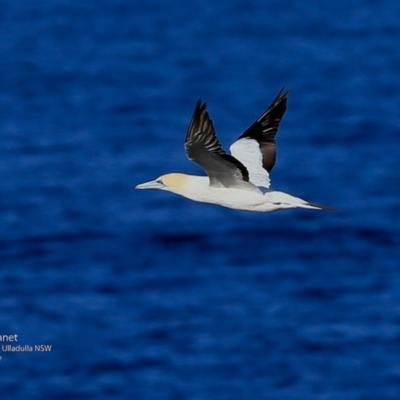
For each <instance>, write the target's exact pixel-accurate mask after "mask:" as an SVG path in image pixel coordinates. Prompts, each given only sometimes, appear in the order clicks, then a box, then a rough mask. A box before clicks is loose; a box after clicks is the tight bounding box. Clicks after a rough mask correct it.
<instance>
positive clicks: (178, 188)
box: [136, 173, 189, 193]
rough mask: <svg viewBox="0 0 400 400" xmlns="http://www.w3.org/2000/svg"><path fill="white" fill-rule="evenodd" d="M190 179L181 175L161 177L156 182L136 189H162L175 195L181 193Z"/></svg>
mask: <svg viewBox="0 0 400 400" xmlns="http://www.w3.org/2000/svg"><path fill="white" fill-rule="evenodd" d="M188 178H189V177H188V176H187V175H185V174H179V173H172V174H166V175H161V176H160V177H159V178H157V179H155V180H154V181H150V182H145V183H141V184H140V185H137V186H136V189H160V190H167V191H170V192H174V193H181V192H182V191H183V190H184V188H185V185H186V184H187V182H188Z"/></svg>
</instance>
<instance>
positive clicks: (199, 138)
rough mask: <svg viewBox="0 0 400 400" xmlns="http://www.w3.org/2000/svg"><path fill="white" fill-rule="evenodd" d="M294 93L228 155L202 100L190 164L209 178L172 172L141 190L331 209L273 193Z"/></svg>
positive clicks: (262, 206) (283, 94)
mask: <svg viewBox="0 0 400 400" xmlns="http://www.w3.org/2000/svg"><path fill="white" fill-rule="evenodd" d="M288 95H289V92H288V91H285V90H284V89H282V90H281V91H280V92H279V93H278V95H277V97H276V98H275V100H274V101H273V102H272V104H271V105H270V106H269V107H268V108H267V110H266V111H265V112H264V113H263V114H262V115H261V116H260V117H259V118H258V119H257V120H256V121H255V122H254V123H253V124H252V125H251V126H250V127H249V128H248V129H247V130H246V131H244V132H243V133H242V134H241V135H240V136H239V138H238V139H237V140H236V142H234V143H233V144H232V145H231V147H230V151H231V155H230V154H227V153H226V152H225V151H224V150H223V149H222V146H221V143H220V142H219V140H218V138H217V137H216V135H215V130H214V126H213V122H212V120H211V119H210V117H209V115H208V112H207V111H206V107H207V104H206V103H202V102H201V100H198V102H197V104H196V108H195V110H194V113H193V117H192V120H191V122H190V124H189V128H188V131H187V134H186V140H185V150H186V153H187V156H188V158H189V160H191V161H194V162H195V163H197V164H199V165H200V166H201V167H202V168H203V169H204V170H205V172H206V173H207V175H208V177H206V176H193V175H186V174H181V173H170V174H166V175H162V176H160V177H159V178H157V179H155V180H153V181H150V182H146V183H142V184H139V185H137V186H136V189H160V190H166V191H168V192H172V193H175V194H178V195H181V196H184V197H186V198H188V199H191V200H194V201H199V202H203V203H212V204H218V205H220V206H224V207H228V208H233V209H236V210H247V211H260V212H268V211H275V210H282V209H287V208H298V207H299V208H310V209H315V210H324V209H326V210H330V209H331V208H330V207H325V206H321V205H318V204H313V203H309V202H307V201H305V200H302V199H300V198H298V197H294V196H291V195H290V194H287V193H284V192H279V191H275V190H271V189H270V188H269V187H270V178H269V174H270V172H271V170H272V168H273V166H274V165H275V159H276V142H275V135H276V133H277V131H278V126H279V123H280V121H281V119H282V117H283V115H284V114H285V111H286V103H287V98H288Z"/></svg>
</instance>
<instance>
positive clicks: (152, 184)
mask: <svg viewBox="0 0 400 400" xmlns="http://www.w3.org/2000/svg"><path fill="white" fill-rule="evenodd" d="M163 187H164V185H163V184H162V183H161V182H160V181H159V180H157V179H156V180H154V181H149V182H144V183H140V184H139V185H136V187H135V189H161V188H163Z"/></svg>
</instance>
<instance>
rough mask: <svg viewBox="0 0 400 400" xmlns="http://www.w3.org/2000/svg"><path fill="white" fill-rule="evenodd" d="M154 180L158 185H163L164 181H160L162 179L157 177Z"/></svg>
mask: <svg viewBox="0 0 400 400" xmlns="http://www.w3.org/2000/svg"><path fill="white" fill-rule="evenodd" d="M156 182H157V183H159V184H160V185H164V182H163V181H162V179H157V180H156Z"/></svg>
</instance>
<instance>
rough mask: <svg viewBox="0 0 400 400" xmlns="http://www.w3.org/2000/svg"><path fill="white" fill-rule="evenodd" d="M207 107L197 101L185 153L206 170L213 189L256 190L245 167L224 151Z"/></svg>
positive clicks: (187, 136) (187, 135)
mask: <svg viewBox="0 0 400 400" xmlns="http://www.w3.org/2000/svg"><path fill="white" fill-rule="evenodd" d="M206 107H207V105H206V103H202V102H201V100H199V101H198V102H197V104H196V108H195V110H194V113H193V117H192V120H191V122H190V125H189V128H188V131H187V134H186V140H185V150H186V153H187V156H188V158H189V160H191V161H194V162H195V163H197V164H199V165H200V166H201V167H202V168H203V169H204V170H205V171H206V173H207V175H208V176H209V178H210V185H211V186H215V187H221V186H224V187H239V188H242V189H248V190H254V189H256V188H255V187H254V185H252V184H251V183H249V173H248V171H247V169H246V167H245V166H244V165H243V164H242V163H241V162H240V161H238V160H237V159H236V158H235V157H233V156H231V155H229V154H227V153H226V152H225V151H224V150H223V149H222V146H221V143H220V141H219V140H218V139H217V137H216V135H215V130H214V126H213V123H212V120H211V119H210V117H209V115H208V112H207V111H206ZM256 190H257V189H256Z"/></svg>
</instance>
